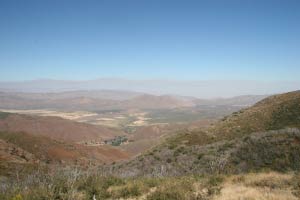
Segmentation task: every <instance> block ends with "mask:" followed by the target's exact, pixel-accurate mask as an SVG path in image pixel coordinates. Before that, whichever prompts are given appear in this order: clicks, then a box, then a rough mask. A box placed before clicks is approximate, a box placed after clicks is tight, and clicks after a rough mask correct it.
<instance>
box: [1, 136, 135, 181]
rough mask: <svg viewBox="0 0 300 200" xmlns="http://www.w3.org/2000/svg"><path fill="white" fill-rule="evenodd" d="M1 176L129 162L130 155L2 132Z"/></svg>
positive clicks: (107, 148)
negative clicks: (33, 169)
mask: <svg viewBox="0 0 300 200" xmlns="http://www.w3.org/2000/svg"><path fill="white" fill-rule="evenodd" d="M0 144H1V147H0V162H1V164H0V176H2V175H9V174H11V173H12V175H15V174H14V173H15V171H14V170H15V169H16V167H18V166H19V167H18V169H27V168H28V167H29V168H37V167H45V168H51V166H53V165H59V166H75V165H76V166H81V167H87V166H93V165H94V166H95V165H99V164H103V163H112V162H114V161H119V160H124V159H128V158H129V155H128V154H127V153H126V152H124V151H121V150H119V149H116V148H113V147H111V146H106V145H105V146H97V147H87V146H83V145H80V144H74V143H71V142H65V141H58V140H54V139H51V138H49V137H45V136H41V135H32V134H28V133H24V132H3V131H1V132H0Z"/></svg>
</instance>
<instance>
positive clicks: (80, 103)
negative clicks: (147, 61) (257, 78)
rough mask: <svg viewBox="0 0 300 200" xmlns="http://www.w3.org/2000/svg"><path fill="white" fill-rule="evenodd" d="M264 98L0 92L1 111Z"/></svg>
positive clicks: (157, 105)
mask: <svg viewBox="0 0 300 200" xmlns="http://www.w3.org/2000/svg"><path fill="white" fill-rule="evenodd" d="M265 97H266V95H245V96H238V97H232V98H218V99H210V100H207V99H198V98H195V97H186V96H176V95H159V96H158V95H150V94H145V93H137V92H127V91H114V90H99V91H71V92H60V93H24V92H0V109H56V110H67V111H68V110H71V111H74V110H75V111H78V110H84V111H100V110H114V109H118V110H128V109H156V110H157V109H172V108H182V107H195V106H216V105H226V106H241V107H244V106H250V105H253V104H254V103H256V102H257V101H259V100H261V99H263V98H265Z"/></svg>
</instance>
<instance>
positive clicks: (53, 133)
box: [0, 112, 124, 142]
mask: <svg viewBox="0 0 300 200" xmlns="http://www.w3.org/2000/svg"><path fill="white" fill-rule="evenodd" d="M0 131H8V132H26V133H30V134H33V135H37V136H46V137H50V138H52V139H56V140H64V141H67V142H82V141H90V140H98V141H103V140H105V139H111V138H114V137H115V136H118V135H124V133H123V132H122V131H119V130H115V129H111V128H106V127H102V126H95V125H90V124H85V123H79V122H74V121H71V120H67V119H62V118H59V117H42V116H29V115H22V114H9V113H3V112H2V113H0Z"/></svg>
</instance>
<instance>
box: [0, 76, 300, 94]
mask: <svg viewBox="0 0 300 200" xmlns="http://www.w3.org/2000/svg"><path fill="white" fill-rule="evenodd" d="M299 85H300V83H299V81H298V82H297V81H293V82H292V81H285V82H284V81H229V80H228V81H221V80H220V81H212V80H211V81H175V80H126V79H117V78H103V79H96V80H89V81H64V80H49V79H45V80H33V81H20V82H0V91H6V92H42V93H48V92H64V91H78V90H119V91H120V90H122V91H136V92H139V93H147V94H154V95H165V94H172V95H180V96H193V97H198V98H218V97H223V98H224V97H233V96H241V95H249V94H252V95H270V94H276V93H283V92H287V91H294V90H298V89H299ZM119 95H121V97H122V93H120V94H119ZM132 95H134V94H132Z"/></svg>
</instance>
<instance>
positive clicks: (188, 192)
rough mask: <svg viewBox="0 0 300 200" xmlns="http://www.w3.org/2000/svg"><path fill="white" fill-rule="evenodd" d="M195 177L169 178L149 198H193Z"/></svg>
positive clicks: (174, 199)
mask: <svg viewBox="0 0 300 200" xmlns="http://www.w3.org/2000/svg"><path fill="white" fill-rule="evenodd" d="M194 182H195V179H194V178H191V177H183V178H167V179H164V180H163V182H162V183H161V184H160V185H159V187H158V188H157V189H156V191H154V192H153V193H151V194H149V195H148V196H147V200H182V199H187V200H192V199H195V194H194V186H193V183H194Z"/></svg>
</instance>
